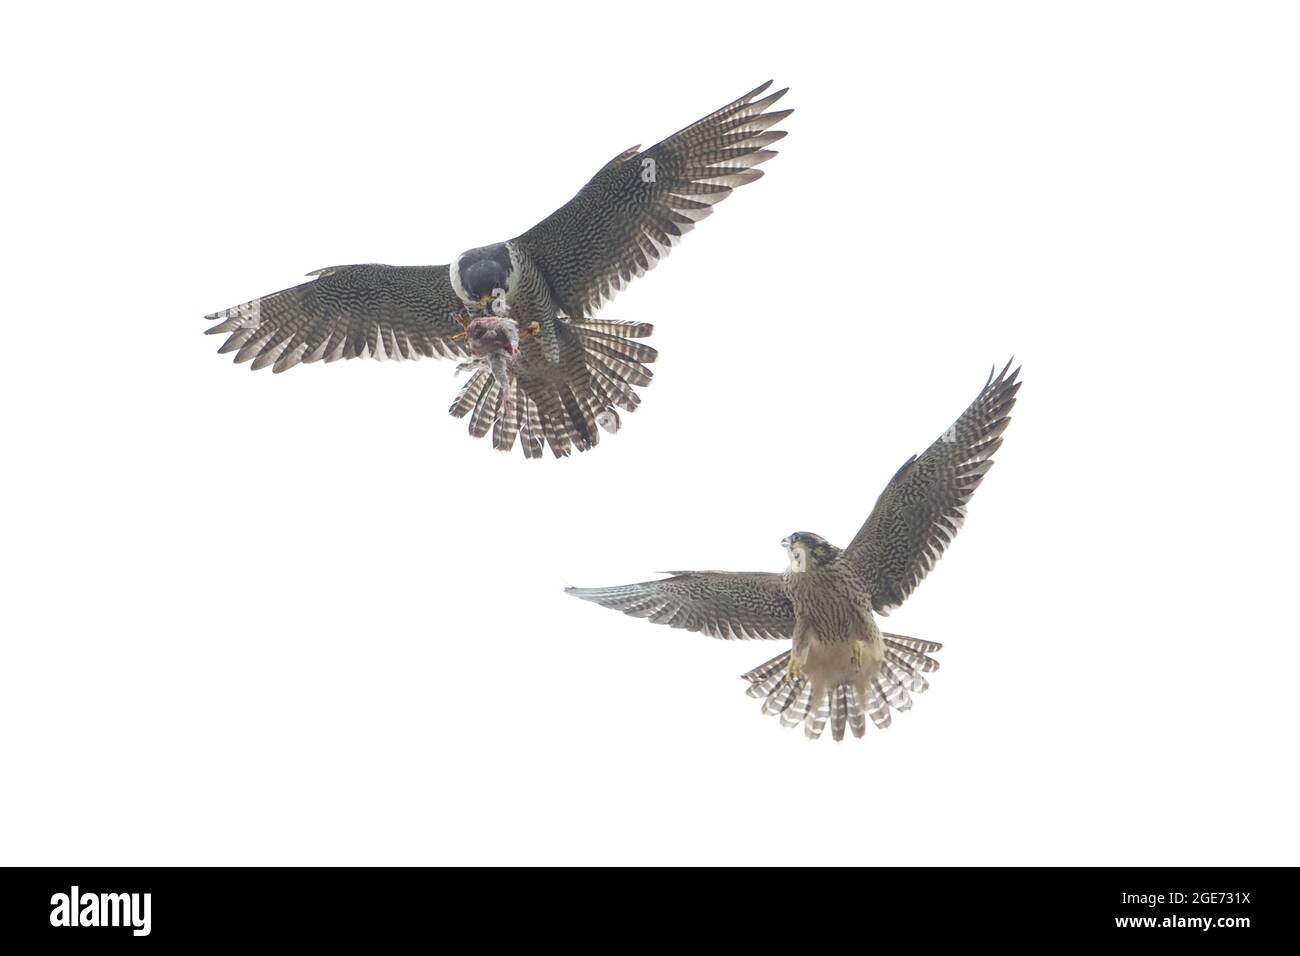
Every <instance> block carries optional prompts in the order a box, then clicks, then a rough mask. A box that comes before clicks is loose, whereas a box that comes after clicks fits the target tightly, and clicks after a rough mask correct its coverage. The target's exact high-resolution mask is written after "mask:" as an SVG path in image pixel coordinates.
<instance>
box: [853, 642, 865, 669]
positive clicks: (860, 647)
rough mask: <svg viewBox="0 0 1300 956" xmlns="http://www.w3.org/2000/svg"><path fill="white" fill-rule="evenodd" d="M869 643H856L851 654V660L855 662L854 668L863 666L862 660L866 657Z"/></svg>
mask: <svg viewBox="0 0 1300 956" xmlns="http://www.w3.org/2000/svg"><path fill="white" fill-rule="evenodd" d="M866 652H867V642H866V641H854V642H853V650H852V651H851V652H850V654H849V660H850V661H852V662H853V666H854V667H861V666H862V659H863V658H864V657H865V656H866Z"/></svg>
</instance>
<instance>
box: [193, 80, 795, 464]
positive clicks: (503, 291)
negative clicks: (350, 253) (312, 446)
mask: <svg viewBox="0 0 1300 956" xmlns="http://www.w3.org/2000/svg"><path fill="white" fill-rule="evenodd" d="M770 85H771V81H770V80H769V81H768V82H767V83H764V84H763V85H762V86H760V87H758V89H756V90H753V91H751V92H749V93H746V94H745V95H744V96H742V97H741V98H740V99H738V100H736V101H734V102H732V103H728V104H727V105H726V106H724V107H722V108H721V109H719V110H717V111H716V112H714V113H710V114H709V115H708V116H706V117H704V118H703V119H702V120H700V121H699V122H696V123H692V124H691V125H690V126H687V127H686V128H685V129H683V130H681V131H680V132H678V133H674V134H673V135H672V136H669V137H668V138H667V139H665V140H664V141H663V142H662V143H659V144H658V145H657V146H652V147H650V148H649V149H647V150H641V149H640V147H636V146H634V147H632V148H631V149H627V150H624V151H623V152H621V153H619V154H618V155H617V156H615V157H614V158H613V159H611V160H610V161H609V162H608V163H606V164H605V165H604V166H603V167H602V168H601V169H600V171H599V172H597V173H596V175H595V176H594V177H592V179H591V181H590V182H589V183H587V185H585V186H583V187H582V189H581V190H579V191H578V194H577V195H576V196H574V197H573V198H572V199H571V200H569V202H568V203H566V204H565V205H564V206H561V207H560V208H559V209H557V210H556V211H555V212H553V213H552V214H551V215H550V216H548V217H547V218H546V219H544V220H542V221H541V222H540V223H538V224H537V225H536V226H533V228H531V229H529V230H528V231H527V232H525V233H523V234H522V235H520V236H517V237H516V238H514V239H510V240H507V241H506V242H498V243H494V244H493V245H488V246H482V247H480V248H477V249H470V250H468V251H466V252H462V253H461V254H460V255H459V256H457V257H456V259H455V260H454V261H453V262H452V263H451V264H450V265H441V266H388V265H379V264H370V265H350V266H333V267H330V268H327V269H320V270H317V271H316V272H313V273H309V274H310V275H314V276H316V277H317V278H316V279H315V280H314V281H312V282H307V283H304V284H302V285H299V286H295V287H293V288H292V289H285V290H284V291H282V292H276V293H273V294H271V295H267V296H263V297H262V298H260V299H254V300H253V301H251V302H246V303H244V304H243V305H237V306H235V307H233V308H230V309H225V310H223V311H221V312H217V313H215V314H213V315H210V316H208V318H209V319H211V320H217V324H216V325H214V326H213V327H212V328H210V329H208V330H207V331H208V333H209V334H213V333H221V334H225V335H227V336H229V337H228V338H227V339H226V341H225V343H224V344H223V345H222V346H221V348H220V350H219V351H221V352H234V353H235V361H236V362H248V361H251V362H252V363H253V365H252V367H253V368H254V369H259V368H265V367H266V366H268V365H269V366H271V368H272V370H274V371H276V372H283V371H285V370H286V369H290V368H293V367H294V366H295V365H297V364H298V363H299V362H317V361H320V360H322V359H323V360H324V361H326V362H333V361H336V360H337V359H342V358H347V359H350V358H378V359H418V358H421V357H425V356H437V357H440V358H462V359H464V360H465V361H464V362H463V364H462V365H461V366H460V367H461V368H462V369H463V370H465V371H467V372H469V378H468V380H467V381H466V382H465V385H464V387H463V388H462V389H461V390H460V393H459V395H458V396H457V398H456V400H455V402H453V403H452V406H451V409H450V411H451V414H452V415H454V416H456V417H458V418H460V417H464V416H466V415H468V416H469V432H470V434H471V435H474V436H475V437H478V438H481V437H483V436H484V435H485V434H487V432H488V429H489V428H490V429H491V430H492V444H493V445H494V446H495V447H496V448H499V449H501V450H502V451H509V450H510V449H511V448H513V447H514V444H515V438H516V437H518V438H519V443H520V445H521V447H522V448H523V452H524V455H525V456H527V457H529V458H540V457H541V456H542V449H543V446H544V445H549V446H550V449H551V451H552V452H553V453H554V454H555V456H556V457H557V458H558V457H561V456H564V455H568V454H569V453H570V451H571V450H572V449H574V448H576V449H577V450H578V451H586V450H587V449H588V448H591V447H592V446H594V445H595V444H597V442H599V440H600V429H601V428H603V429H604V430H606V431H609V432H615V431H617V430H618V427H619V415H618V409H623V410H624V411H628V412H630V411H633V410H635V409H636V407H637V405H639V404H640V402H641V399H640V397H639V396H638V395H637V393H636V391H635V388H636V386H638V385H648V384H649V383H650V370H649V369H648V368H646V365H647V364H649V363H651V362H653V361H654V360H655V357H656V355H657V353H656V351H655V350H654V349H653V348H651V347H650V346H648V345H645V344H644V343H641V342H638V341H635V340H636V339H643V338H646V337H647V336H649V335H650V334H651V333H652V332H653V330H654V328H653V326H652V325H650V324H648V323H644V322H618V321H612V320H608V319H597V318H595V314H596V311H597V309H598V308H599V307H600V305H601V304H602V303H603V302H604V301H605V300H607V299H610V298H612V297H613V296H614V295H615V294H616V293H617V292H618V291H619V290H621V289H622V288H623V286H624V285H626V284H627V283H628V282H629V281H631V280H632V278H633V277H635V276H639V275H642V274H643V273H645V272H647V271H648V270H650V269H652V268H653V267H654V266H655V264H656V263H657V262H658V261H659V259H661V258H663V257H664V256H665V255H667V253H668V251H669V249H671V248H672V247H673V246H674V245H676V243H677V242H678V240H679V239H681V237H682V236H683V235H684V234H685V233H687V232H689V231H690V230H691V229H692V228H694V226H695V224H696V223H698V222H699V221H700V220H701V219H703V218H704V217H705V216H707V215H709V214H710V213H711V212H712V211H713V207H714V206H715V205H716V204H717V203H719V202H721V201H722V200H724V199H726V198H727V197H728V196H729V195H731V193H732V191H733V190H734V189H735V188H736V187H738V186H743V185H745V184H746V183H751V182H753V181H754V180H756V179H758V178H760V177H761V176H762V175H763V172H762V170H760V169H757V168H755V167H757V166H759V165H760V164H761V163H764V162H766V161H767V160H769V159H771V158H772V157H773V156H775V155H776V151H775V150H772V149H769V148H768V147H770V146H771V145H772V144H773V143H775V142H776V141H777V140H779V139H781V138H782V137H783V136H785V132H784V131H782V130H774V129H772V128H771V127H772V126H774V125H775V124H777V123H778V122H780V121H781V120H783V119H785V118H786V117H787V116H789V115H790V113H791V112H792V111H791V110H773V109H771V107H772V105H773V104H774V103H776V101H777V100H779V99H780V98H781V97H782V96H783V95H784V94H785V92H786V91H785V90H778V91H777V92H775V93H767V92H766V91H767V88H768V87H769V86H770Z"/></svg>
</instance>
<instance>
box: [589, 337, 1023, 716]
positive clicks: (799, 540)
mask: <svg viewBox="0 0 1300 956" xmlns="http://www.w3.org/2000/svg"><path fill="white" fill-rule="evenodd" d="M1010 369H1011V363H1009V362H1008V363H1007V366H1006V367H1005V368H1003V370H1002V372H1001V373H1000V374H998V375H997V377H996V378H995V377H994V376H993V375H992V374H991V373H990V375H989V380H988V382H987V383H986V384H985V386H984V388H983V390H982V391H981V392H980V394H979V396H978V397H977V398H976V399H975V401H974V402H973V403H971V405H970V407H969V408H967V409H966V411H965V412H963V413H962V415H961V417H960V418H958V419H957V421H956V422H955V423H954V424H953V425H952V427H951V428H949V429H948V430H947V431H945V432H944V433H943V434H942V435H940V436H939V438H938V439H936V440H935V442H934V444H932V445H931V446H930V447H929V448H927V449H926V450H925V452H923V453H922V454H921V455H920V456H919V457H918V456H916V455H913V456H912V457H911V458H909V459H908V460H907V461H906V462H904V463H903V467H902V468H900V469H898V472H897V473H896V474H895V475H894V477H893V478H891V479H890V481H889V484H888V485H886V486H885V490H884V492H882V493H881V495H880V498H879V499H877V501H876V506H875V508H873V509H872V511H871V515H870V517H868V518H867V522H866V524H864V525H863V526H862V529H861V530H860V531H858V533H857V536H856V537H855V538H854V539H853V540H852V541H851V542H849V546H848V547H847V548H844V549H843V550H841V549H839V548H837V547H835V545H833V544H831V543H830V542H829V541H827V540H826V539H825V538H823V537H821V536H820V535H816V534H812V533H811V532H808V531H800V532H796V533H795V534H792V535H790V536H789V537H787V538H786V539H785V540H784V541H782V542H781V544H782V546H783V547H784V548H785V549H786V552H787V554H788V556H789V562H790V563H789V566H788V567H787V568H786V571H785V573H784V574H771V573H767V572H761V571H751V572H740V573H735V572H728V571H677V572H673V575H672V577H669V578H665V579H663V580H661V581H647V582H644V583H642V584H627V585H623V586H621V587H609V588H568V589H567V591H568V593H570V594H572V595H574V596H575V597H580V598H582V599H583V600H586V601H594V602H595V603H597V604H600V605H603V606H604V607H608V608H613V609H615V610H618V611H622V612H623V613H624V614H630V615H631V616H633V617H644V618H649V619H650V620H651V621H653V622H654V623H656V624H667V625H669V626H671V627H680V628H685V629H686V630H688V631H702V632H704V633H705V634H707V635H708V636H710V637H721V638H764V639H768V640H789V641H791V649H790V650H788V651H786V652H785V653H783V654H781V655H780V656H778V657H774V658H773V659H772V660H770V661H768V662H767V663H766V664H761V665H760V666H758V667H756V668H754V669H753V670H752V671H750V672H749V673H747V674H744V675H742V676H743V677H744V679H745V680H747V681H749V684H750V686H749V690H748V693H749V695H750V696H751V697H761V698H764V703H763V713H765V714H775V715H779V716H780V718H781V723H782V724H784V725H785V726H786V727H794V726H797V725H798V724H800V723H802V724H803V728H804V733H805V734H807V736H809V737H811V738H816V737H819V736H821V733H822V729H823V728H824V727H825V726H826V721H827V720H828V719H829V720H830V724H831V733H832V734H833V736H834V737H835V739H836V740H843V739H844V728H845V726H848V727H849V728H850V729H851V730H852V731H853V734H854V736H856V737H861V736H862V735H863V734H864V733H865V732H866V726H867V721H866V719H867V717H868V716H870V717H871V719H872V721H873V722H874V723H875V725H876V726H877V727H880V728H885V727H888V726H889V724H890V721H891V717H890V709H891V708H893V709H894V710H908V709H909V708H910V707H911V706H912V698H911V696H910V694H915V693H920V692H921V691H923V690H925V689H926V688H927V687H928V686H929V684H928V683H927V682H926V679H925V676H924V675H925V674H926V673H927V672H929V671H933V670H937V669H938V667H939V663H938V661H936V660H934V659H933V658H932V657H930V656H929V655H930V654H933V653H934V652H935V651H938V650H939V649H940V648H941V647H942V645H941V644H936V643H934V642H933V641H921V640H917V639H916V638H912V637H903V636H901V635H898V634H888V633H884V632H882V631H881V630H880V628H879V627H877V625H876V621H875V619H874V617H873V613H874V614H880V615H887V614H888V613H889V612H890V611H891V610H892V609H893V608H895V607H898V605H900V604H902V603H903V601H904V600H905V599H906V598H907V596H908V595H909V594H911V593H912V589H913V588H915V587H916V585H917V584H918V583H919V582H920V581H921V579H922V578H923V577H925V575H926V573H927V572H928V571H929V570H930V569H931V568H933V567H934V564H935V562H936V561H938V560H939V556H940V555H941V554H942V553H943V550H944V548H945V547H947V545H948V544H949V543H950V542H951V541H952V539H953V537H954V536H955V535H956V534H957V529H958V528H960V527H961V525H962V521H963V519H964V518H965V516H966V505H967V503H968V502H969V501H970V498H971V495H972V494H974V492H975V489H976V488H977V487H978V486H979V483H980V482H981V481H983V480H984V476H985V475H986V474H988V472H989V469H990V468H992V467H993V453H994V452H995V451H997V450H998V447H999V446H1000V445H1001V444H1002V432H1003V431H1005V430H1006V427H1007V424H1008V423H1009V422H1010V421H1011V419H1010V417H1009V414H1010V412H1011V407H1012V406H1013V405H1015V403H1016V392H1017V391H1019V389H1020V383H1019V382H1018V381H1017V378H1018V376H1019V374H1020V369H1019V368H1017V369H1015V371H1010ZM1008 372H1010V374H1008Z"/></svg>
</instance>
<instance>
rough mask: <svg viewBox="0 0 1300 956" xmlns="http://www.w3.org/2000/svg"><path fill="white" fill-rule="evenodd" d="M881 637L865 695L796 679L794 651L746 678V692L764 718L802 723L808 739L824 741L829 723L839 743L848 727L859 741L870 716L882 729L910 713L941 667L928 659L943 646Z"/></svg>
mask: <svg viewBox="0 0 1300 956" xmlns="http://www.w3.org/2000/svg"><path fill="white" fill-rule="evenodd" d="M882 637H883V639H884V658H883V659H882V661H881V664H880V670H879V672H878V673H877V674H876V676H875V677H873V678H872V679H871V680H870V681H868V682H867V683H866V686H865V688H864V690H865V693H859V690H858V688H857V687H855V686H854V683H853V682H852V681H844V682H841V683H839V684H836V685H834V686H832V687H820V688H818V687H814V682H813V681H812V680H811V679H810V678H809V677H808V676H807V675H804V676H800V677H797V678H793V679H792V678H791V677H790V675H789V668H790V651H786V652H785V653H783V654H779V655H778V656H776V657H774V658H772V659H771V660H770V661H767V662H765V663H763V664H760V665H759V666H758V667H755V668H754V669H753V670H751V671H748V672H747V673H745V674H742V675H741V676H742V677H743V678H744V679H745V680H747V681H749V687H748V688H747V689H746V691H745V693H747V694H748V695H749V696H750V697H755V698H761V699H762V700H763V713H765V714H770V715H777V716H779V717H780V719H781V724H782V726H785V727H797V726H799V724H803V729H804V734H805V735H806V736H807V737H809V738H810V739H814V740H815V739H816V738H818V737H820V736H821V734H822V731H823V730H824V729H825V727H826V724H827V723H828V722H829V723H830V725H831V736H832V737H834V738H835V739H836V740H843V739H844V731H845V728H848V729H849V730H850V731H851V732H852V734H853V736H855V737H861V736H863V735H864V734H865V733H866V729H867V717H870V718H871V722H872V723H874V724H875V725H876V726H877V727H879V728H881V729H882V730H883V729H884V728H886V727H888V726H889V725H890V724H891V723H892V722H893V716H892V711H894V710H910V709H911V707H912V697H911V695H912V694H919V693H921V692H922V691H924V690H926V689H927V688H928V687H929V686H930V685H929V682H928V681H926V679H925V677H924V676H923V675H924V673H927V672H930V671H935V670H938V669H939V662H938V661H936V660H934V658H932V657H929V656H927V655H929V654H932V653H934V652H936V651H938V650H940V649H941V648H942V647H943V645H942V644H937V643H935V642H934V641H921V640H917V639H916V638H912V637H903V636H902V635H900V634H884V635H882ZM814 695H815V698H816V699H814Z"/></svg>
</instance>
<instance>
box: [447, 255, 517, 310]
mask: <svg viewBox="0 0 1300 956" xmlns="http://www.w3.org/2000/svg"><path fill="white" fill-rule="evenodd" d="M517 276H518V269H517V268H516V262H515V257H514V255H513V254H512V253H511V250H510V247H509V246H508V245H507V244H506V243H504V242H498V243H496V244H495V245H491V246H480V247H479V248H477V249H470V250H468V251H467V252H462V253H461V254H460V255H459V256H457V257H456V261H455V262H453V263H452V264H451V285H452V288H453V289H455V290H456V294H457V295H458V296H460V299H461V301H462V302H464V303H465V305H467V306H468V307H469V308H470V309H472V310H473V311H474V312H475V313H476V314H484V315H504V314H506V313H507V311H508V310H507V308H506V300H507V298H508V297H509V295H510V293H512V292H513V291H514V286H515V280H516V278H517Z"/></svg>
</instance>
